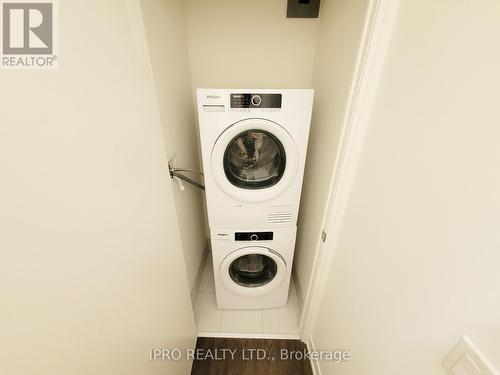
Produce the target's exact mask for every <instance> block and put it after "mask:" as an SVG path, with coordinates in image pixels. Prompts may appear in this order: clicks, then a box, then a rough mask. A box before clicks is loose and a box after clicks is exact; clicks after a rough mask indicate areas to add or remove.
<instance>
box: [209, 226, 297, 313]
mask: <svg viewBox="0 0 500 375" xmlns="http://www.w3.org/2000/svg"><path fill="white" fill-rule="evenodd" d="M295 228H296V227H295V226H293V227H289V228H278V229H274V230H270V229H269V228H263V229H260V230H257V231H248V230H233V229H231V230H222V229H220V230H218V229H211V230H210V232H211V236H212V247H213V249H212V257H213V266H214V279H215V291H216V298H217V307H218V308H220V309H263V308H273V307H281V306H285V305H286V304H287V300H288V288H289V286H290V275H291V271H292V262H293V252H294V246H295V234H296V233H295Z"/></svg>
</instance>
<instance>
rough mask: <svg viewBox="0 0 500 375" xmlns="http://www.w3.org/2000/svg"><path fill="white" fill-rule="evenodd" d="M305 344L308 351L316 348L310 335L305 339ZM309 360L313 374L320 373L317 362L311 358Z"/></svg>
mask: <svg viewBox="0 0 500 375" xmlns="http://www.w3.org/2000/svg"><path fill="white" fill-rule="evenodd" d="M306 346H307V351H308V352H309V353H311V352H313V351H315V350H316V347H315V346H314V341H313V339H312V337H311V336H309V338H308V339H307V340H306ZM310 362H311V369H312V372H313V375H321V369H320V367H319V362H318V361H317V360H315V359H313V358H311V359H310Z"/></svg>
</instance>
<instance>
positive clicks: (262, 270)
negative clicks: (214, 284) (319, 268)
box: [219, 246, 289, 296]
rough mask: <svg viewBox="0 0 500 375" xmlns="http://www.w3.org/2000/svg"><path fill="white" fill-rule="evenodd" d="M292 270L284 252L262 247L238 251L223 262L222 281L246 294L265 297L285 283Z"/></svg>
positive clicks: (238, 291)
mask: <svg viewBox="0 0 500 375" xmlns="http://www.w3.org/2000/svg"><path fill="white" fill-rule="evenodd" d="M288 272H289V270H287V266H286V263H285V260H284V259H283V258H282V257H281V255H279V254H278V253H277V252H275V251H273V250H271V249H269V248H267V247H261V246H248V247H243V248H240V249H238V250H235V251H233V252H231V253H230V254H228V255H227V256H226V257H225V258H224V259H223V260H222V262H221V263H220V265H219V278H220V281H221V282H222V284H223V285H224V286H225V287H226V288H227V289H228V290H230V291H231V292H233V293H235V294H237V295H242V296H262V295H265V294H267V293H270V292H272V291H273V290H275V289H276V288H278V287H279V286H280V285H282V284H283V281H284V280H285V278H286V275H287V273H288Z"/></svg>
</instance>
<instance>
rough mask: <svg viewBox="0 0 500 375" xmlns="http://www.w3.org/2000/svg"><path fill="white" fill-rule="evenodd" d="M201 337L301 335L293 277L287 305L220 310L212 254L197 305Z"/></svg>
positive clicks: (295, 336) (206, 266)
mask: <svg viewBox="0 0 500 375" xmlns="http://www.w3.org/2000/svg"><path fill="white" fill-rule="evenodd" d="M194 312H195V317H196V323H197V326H198V336H235V337H238V336H242V335H244V336H246V337H283V338H298V337H299V334H298V332H299V330H298V324H299V318H300V312H299V304H298V300H297V295H296V292H295V285H294V282H293V280H292V282H291V284H290V291H289V297H288V305H287V306H285V307H281V308H276V309H262V310H218V309H217V306H216V302H215V285H214V275H213V270H212V256H211V254H209V256H208V259H207V262H206V265H205V269H204V271H203V275H202V279H201V284H200V289H199V292H198V296H197V298H196V303H195V306H194Z"/></svg>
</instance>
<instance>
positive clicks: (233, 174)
mask: <svg viewBox="0 0 500 375" xmlns="http://www.w3.org/2000/svg"><path fill="white" fill-rule="evenodd" d="M223 163H224V173H225V174H226V177H227V179H228V180H229V181H230V182H231V183H232V184H233V185H234V186H237V187H239V188H243V189H263V188H268V187H271V186H273V185H275V184H276V183H277V182H278V181H279V180H280V179H281V177H282V176H283V173H284V172H285V167H286V154H285V149H284V148H283V144H282V143H281V142H280V140H279V139H278V138H277V137H275V136H274V135H273V134H271V133H270V132H268V131H265V130H261V129H249V130H245V131H243V132H241V133H239V134H238V135H237V136H236V137H234V138H233V139H232V140H231V141H230V142H229V144H228V146H227V147H226V150H225V152H224V161H223Z"/></svg>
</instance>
